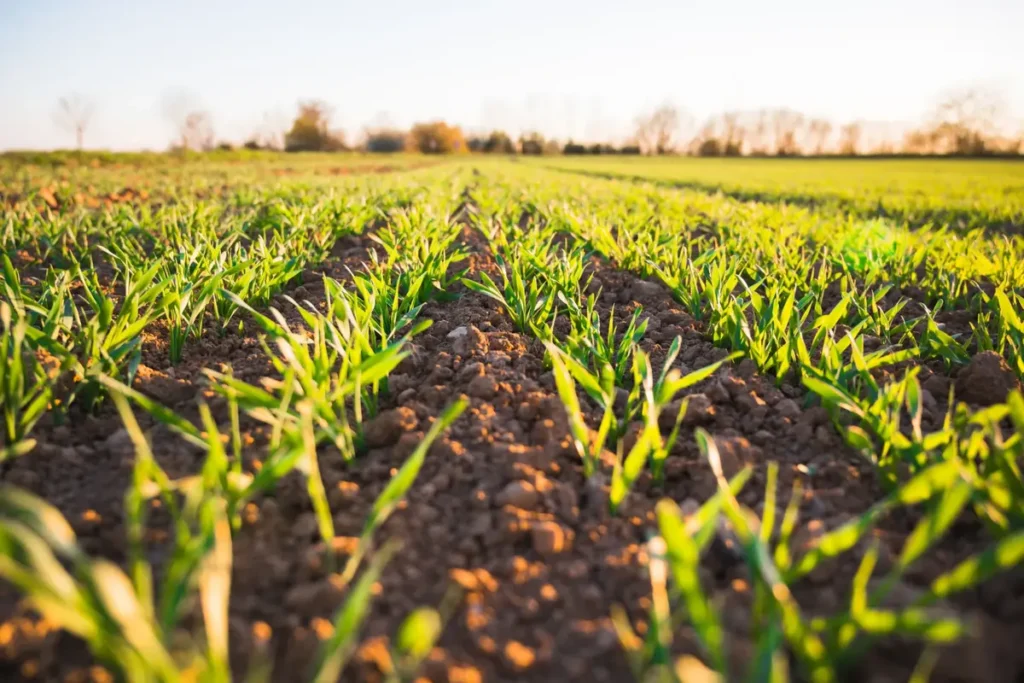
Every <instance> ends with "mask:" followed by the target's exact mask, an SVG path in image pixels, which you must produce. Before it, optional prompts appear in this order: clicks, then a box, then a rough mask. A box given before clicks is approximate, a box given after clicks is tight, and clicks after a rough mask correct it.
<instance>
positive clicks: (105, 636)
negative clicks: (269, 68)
mask: <svg viewBox="0 0 1024 683" xmlns="http://www.w3.org/2000/svg"><path fill="white" fill-rule="evenodd" d="M1022 228H1024V165H1022V164H1020V163H1014V162H1007V161H995V160H993V161H954V160H809V159H808V160H797V159H790V160H767V159H765V160H760V159H742V160H740V159H737V160H732V159H726V160H705V159H691V158H658V159H649V158H625V157H537V158H525V157H518V158H515V159H505V158H500V159H498V158H488V157H482V156H470V155H465V156H455V157H426V156H414V155H400V156H395V157H388V156H377V157H371V156H357V155H314V154H311V155H296V156H291V155H284V154H270V153H260V154H254V155H248V154H240V153H230V154H228V153H223V154H216V155H214V156H211V157H202V156H199V155H194V156H191V157H187V158H183V159H182V158H174V157H168V156H157V155H150V156H116V155H115V156H109V157H103V158H98V157H97V158H95V163H94V159H93V158H88V157H86V158H82V159H75V158H70V157H67V156H64V157H59V158H56V157H45V156H31V157H27V156H7V157H0V249H2V251H3V271H2V272H3V277H2V283H0V287H2V295H0V317H2V325H3V331H2V337H0V340H2V346H3V350H4V353H3V355H2V356H0V414H2V416H3V430H2V432H0V479H2V488H0V678H2V679H3V680H5V681H6V680H75V681H107V680H126V681H211V682H226V681H231V680H245V681H249V680H252V681H266V680H273V681H318V682H319V681H334V680H352V681H356V680H358V681H364V680H373V681H378V680H379V681H388V682H392V681H421V680H430V681H453V682H455V681H462V682H473V681H512V680H516V681H518V680H531V681H532V680H537V681H547V680H559V681H562V680H581V681H582V680H586V681H622V680H636V681H644V682H647V681H676V680H678V681H692V680H756V681H782V680H790V679H792V680H801V681H802V680H813V681H848V680H915V681H920V680H928V679H929V678H930V679H932V680H979V681H991V680H1017V679H1019V678H1020V677H1021V676H1022V675H1024V660H1022V659H1021V657H1020V655H1019V653H1018V652H1017V650H1019V642H1021V639H1022V638H1024V607H1022V605H1024V600H1022V598H1024V480H1022V476H1021V467H1024V397H1022V394H1021V386H1022V385H1021V382H1022V380H1024V237H1022V236H1021V233H1022Z"/></svg>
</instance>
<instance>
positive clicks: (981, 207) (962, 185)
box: [538, 157, 1024, 228]
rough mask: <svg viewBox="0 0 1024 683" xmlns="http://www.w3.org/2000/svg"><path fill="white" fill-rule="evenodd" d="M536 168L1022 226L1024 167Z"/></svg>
mask: <svg viewBox="0 0 1024 683" xmlns="http://www.w3.org/2000/svg"><path fill="white" fill-rule="evenodd" d="M538 163H540V164H541V165H544V166H547V167H550V168H557V169H560V170H566V171H574V172H577V173H585V174H591V175H599V176H605V177H615V178H632V179H646V180H650V181H652V182H657V183H660V184H664V185H667V186H670V187H685V188H691V189H695V190H701V191H705V192H722V193H724V194H726V195H730V196H733V197H735V198H737V199H750V200H756V201H767V202H780V201H784V202H792V203H803V204H811V205H814V206H835V207H838V208H840V209H842V210H844V211H847V212H852V213H857V214H859V215H863V216H874V215H878V214H884V215H886V216H889V217H892V218H895V219H898V220H906V221H909V222H911V223H912V224H914V225H915V226H917V225H921V224H924V223H932V224H933V225H934V226H935V227H940V226H942V225H952V226H954V227H977V226H994V227H1000V226H1016V228H1020V226H1021V225H1024V163H1021V162H1020V161H1019V160H998V159H994V160H969V161H968V160H959V159H921V160H915V159H750V158H746V159H698V158H689V157H682V158H672V157H668V158H654V159H650V158H643V157H626V158H614V157H603V158H592V157H562V158H558V159H543V160H540V161H539V162H538Z"/></svg>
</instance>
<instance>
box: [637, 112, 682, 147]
mask: <svg viewBox="0 0 1024 683" xmlns="http://www.w3.org/2000/svg"><path fill="white" fill-rule="evenodd" d="M682 120H683V117H682V116H681V115H680V113H679V110H678V109H676V108H675V107H674V106H672V105H671V104H663V105H661V106H660V107H658V108H657V109H655V110H654V111H653V112H652V113H651V114H649V115H647V116H639V117H637V119H636V121H635V125H636V139H637V142H638V143H639V144H640V148H641V149H642V150H643V151H644V152H646V153H647V154H667V153H669V152H671V151H673V150H674V149H675V144H676V142H675V138H676V136H677V134H678V133H679V129H680V125H681V123H682Z"/></svg>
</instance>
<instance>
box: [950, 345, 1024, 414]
mask: <svg viewBox="0 0 1024 683" xmlns="http://www.w3.org/2000/svg"><path fill="white" fill-rule="evenodd" d="M1015 389H1020V382H1019V381H1018V380H1017V377H1016V375H1014V374H1013V370H1011V369H1010V366H1009V365H1007V363H1006V361H1005V360H1004V359H1003V357H1002V356H1000V355H999V354H998V353H996V352H995V351H982V352H981V353H979V354H977V355H975V356H974V358H972V359H971V362H970V364H968V365H967V367H965V368H964V369H962V370H961V371H960V374H959V375H958V376H957V378H956V397H957V398H958V399H960V400H962V401H967V402H968V403H973V404H977V405H981V406H991V405H995V404H996V403H1001V402H1003V401H1005V400H1006V396H1007V394H1009V393H1010V392H1011V391H1013V390H1015Z"/></svg>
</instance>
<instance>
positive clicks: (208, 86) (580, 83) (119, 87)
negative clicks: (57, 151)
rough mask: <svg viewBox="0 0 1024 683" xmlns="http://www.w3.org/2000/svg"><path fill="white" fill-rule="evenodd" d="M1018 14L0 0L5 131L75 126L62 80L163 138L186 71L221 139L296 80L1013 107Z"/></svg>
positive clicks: (482, 0)
mask: <svg viewBox="0 0 1024 683" xmlns="http://www.w3.org/2000/svg"><path fill="white" fill-rule="evenodd" d="M1022 30H1024V1H1022V0H971V1H968V0H858V1H856V2H850V1H846V2H841V3H840V2H834V1H832V2H830V1H828V0H775V1H774V2H759V1H756V0H718V1H713V0H700V1H694V0H619V1H618V2H611V1H609V0H510V1H505V0H501V1H499V0H473V1H472V2H470V1H467V0H462V1H459V2H455V1H451V0H449V1H447V2H444V1H442V2H430V1H429V0H426V1H425V0H363V1H360V2H353V1H351V0H336V1H335V2H327V1H324V2H318V1H313V0H310V1H307V2H301V1H297V2H294V3H284V2H275V1H272V0H250V1H249V2H235V1H231V2H229V1H227V0H205V1H201V0H179V1H177V2H158V1H156V0H135V1H128V0H0V149H33V148H35V149H45V148H53V147H72V146H73V144H74V136H73V135H71V134H69V133H67V132H65V131H63V130H61V129H60V128H59V127H58V126H57V125H56V124H55V123H54V121H53V111H54V108H55V104H56V101H57V99H58V98H59V97H61V96H63V95H68V94H71V93H81V94H82V95H84V96H86V97H88V98H89V99H90V100H91V101H92V102H94V104H95V115H94V118H93V122H92V125H91V126H90V128H89V129H88V131H87V132H86V135H85V144H86V147H90V148H110V149H143V148H150V149H163V148H165V147H166V146H167V145H168V143H169V141H170V139H171V137H172V127H171V125H170V124H169V123H168V121H167V120H166V118H165V117H164V115H163V102H164V101H165V100H166V99H167V98H168V96H169V95H170V94H173V93H181V92H187V93H190V96H191V98H192V99H193V100H194V101H195V102H196V103H197V104H198V105H199V106H201V108H203V109H205V110H208V111H209V112H210V113H211V114H212V116H213V121H214V126H215V130H216V132H217V137H218V139H225V140H230V141H233V142H241V141H242V140H244V139H245V138H246V137H247V136H248V135H249V134H250V133H251V132H253V131H254V130H256V129H257V128H259V127H260V125H261V122H262V121H263V119H264V114H265V113H266V112H269V113H270V116H271V118H276V119H279V120H280V121H281V122H282V125H283V124H285V123H287V122H288V121H289V120H290V118H289V117H290V116H291V115H293V114H294V111H295V105H296V102H297V101H298V100H300V99H307V98H317V99H322V100H325V101H327V102H329V103H330V104H331V105H332V106H333V107H334V109H335V112H336V115H335V123H336V124H337V125H339V126H340V127H342V128H343V129H345V130H346V132H347V133H348V134H349V137H350V138H351V137H353V136H354V135H356V134H357V133H358V131H360V130H361V129H362V127H363V126H364V125H366V124H367V123H372V122H374V121H376V120H379V119H381V117H382V114H386V115H387V120H389V121H390V122H392V123H394V124H396V125H400V126H406V125H409V124H410V123H412V122H414V121H418V120H425V119H434V118H444V119H447V120H449V121H453V122H455V123H458V124H461V125H462V126H463V127H464V128H466V129H469V130H474V129H478V128H491V127H501V128H505V129H506V130H508V131H509V132H511V133H518V132H519V131H521V130H523V129H530V128H538V129H540V130H541V131H543V132H544V133H545V134H547V135H553V136H557V137H559V138H562V139H564V138H566V137H570V136H571V137H574V138H576V139H577V140H580V139H599V138H617V137H621V136H623V135H625V134H627V133H628V132H629V129H630V127H631V121H632V120H633V118H634V117H635V116H636V115H637V114H639V113H641V112H642V111H644V110H647V109H650V108H652V107H654V106H655V105H657V104H659V103H661V102H663V101H671V102H673V103H675V104H676V105H677V106H680V107H682V108H684V109H686V110H688V111H690V112H691V113H692V114H693V115H694V116H696V117H697V118H703V117H706V116H708V115H710V114H712V113H715V112H718V111H721V110H725V109H756V108H760V107H765V106H769V107H774V106H786V107H790V108H793V109H797V110H799V111H802V112H804V113H805V114H808V115H814V116H825V117H827V118H831V119H833V120H835V121H847V120H852V119H868V120H875V121H881V120H884V121H894V122H908V121H916V120H918V119H920V118H921V116H922V115H923V114H924V113H925V112H926V111H927V110H928V109H929V108H930V107H931V106H932V105H933V104H934V103H935V101H936V100H937V98H938V97H939V96H940V95H941V94H942V93H943V92H946V91H948V90H949V89H950V88H956V87H963V86H967V85H974V84H979V85H983V86H986V87H990V88H995V89H998V90H1000V91H1001V92H1002V94H1003V96H1004V97H1005V99H1006V102H1007V104H1008V105H1009V108H1010V110H1011V111H1012V112H1013V113H1014V114H1015V115H1016V117H1017V118H1018V119H1024V39H1022V34H1021V31H1022Z"/></svg>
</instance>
